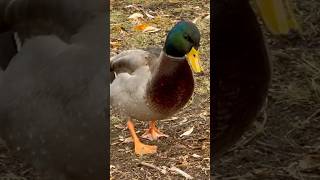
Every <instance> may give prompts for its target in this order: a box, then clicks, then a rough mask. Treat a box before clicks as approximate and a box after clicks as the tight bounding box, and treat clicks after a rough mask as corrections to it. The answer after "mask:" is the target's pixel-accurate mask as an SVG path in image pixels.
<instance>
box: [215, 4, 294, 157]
mask: <svg viewBox="0 0 320 180" xmlns="http://www.w3.org/2000/svg"><path fill="white" fill-rule="evenodd" d="M261 1H263V0H257V2H258V3H260V4H259V9H260V10H264V11H263V13H261V15H262V16H263V19H264V20H265V22H267V23H266V25H267V26H268V29H270V30H272V31H273V33H275V34H283V33H287V31H282V30H283V28H281V27H278V26H280V25H281V24H279V22H281V21H280V20H279V21H277V20H276V19H277V18H279V16H277V15H274V14H281V13H282V14H283V13H284V12H286V11H287V10H288V9H283V7H284V5H282V6H280V7H276V6H274V5H273V4H272V3H276V2H275V1H273V0H264V2H263V3H262V2H261ZM270 3H271V4H270ZM281 3H286V2H284V1H278V2H277V3H276V4H278V5H279V4H281ZM266 9H268V10H270V11H271V12H273V13H274V14H272V13H270V12H269V13H267V11H266ZM213 12H215V16H213V22H214V27H215V28H214V31H213V33H214V37H215V38H214V39H213V44H214V46H213V52H214V53H213V59H214V62H216V66H215V67H216V69H215V70H216V71H214V72H212V73H213V76H214V77H216V82H215V84H216V86H214V87H213V91H215V93H214V94H215V95H216V98H215V100H216V101H214V102H213V103H214V106H213V112H216V113H214V114H213V121H212V124H213V130H212V131H211V132H213V142H212V148H211V154H212V155H213V156H215V158H212V163H213V162H214V161H215V160H217V158H220V157H221V155H222V154H223V153H225V152H226V151H227V150H228V148H229V147H230V146H231V145H233V144H234V143H236V142H237V141H238V140H239V138H240V137H241V135H242V134H243V133H244V132H245V131H246V130H247V129H248V128H249V126H250V125H251V123H252V122H253V121H254V120H255V118H256V117H257V115H258V114H259V112H260V111H261V108H262V107H263V105H264V103H265V101H266V98H267V94H268V87H269V85H270V80H271V64H270V58H269V54H268V51H267V47H266V44H265V41H264V37H263V34H262V32H261V29H260V25H259V23H258V21H257V17H256V15H255V13H254V12H253V10H252V8H251V6H250V4H249V1H248V0H235V1H231V0H221V1H215V2H214V6H213ZM281 17H282V16H281ZM270 19H271V20H270ZM281 20H284V19H281ZM287 21H293V20H292V17H290V18H289V19H286V21H285V22H287ZM288 24H290V23H288V22H287V25H288ZM295 25H297V24H295ZM296 27H298V26H292V28H296ZM287 28H289V27H287ZM284 29H286V28H284Z"/></svg>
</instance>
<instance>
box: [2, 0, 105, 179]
mask: <svg viewBox="0 0 320 180" xmlns="http://www.w3.org/2000/svg"><path fill="white" fill-rule="evenodd" d="M103 3H104V2H103V1H91V0H77V1H76V0H68V1H64V0H54V1H42V0H16V1H14V0H10V1H9V0H7V1H1V3H0V8H1V9H0V13H1V14H0V46H1V49H0V51H1V53H0V58H1V59H0V62H1V67H2V69H3V70H4V71H2V72H1V73H2V74H1V77H0V137H1V138H3V139H4V140H5V141H6V143H7V145H8V146H9V148H10V149H11V150H12V151H17V154H18V155H19V156H21V157H22V158H23V159H24V160H25V161H26V162H29V163H30V164H31V165H32V166H33V167H35V168H36V169H37V170H38V171H39V172H40V173H41V174H43V177H40V179H43V180H44V179H45V180H47V179H48V180H49V179H50V180H65V179H68V180H71V179H77V180H88V179H106V177H107V174H106V173H107V171H106V169H107V166H106V161H107V156H108V155H107V150H106V147H107V143H108V142H109V139H108V138H107V133H108V130H107V129H106V127H107V126H103V124H105V125H107V122H105V121H106V116H105V110H106V108H107V107H106V101H107V97H108V96H107V94H106V93H107V89H106V86H107V84H106V83H107V79H106V76H107V75H106V74H107V71H106V69H105V68H106V59H107V56H106V45H105V44H106V41H105V40H106V38H107V36H106V35H107V32H106V28H105V27H106V24H105V23H106V22H105V16H104V14H105V10H104V9H106V7H104V5H103ZM5 44H9V45H10V46H8V47H5V46H4V45H5ZM4 48H6V49H4ZM88 147H90V148H88ZM104 158H105V160H104Z"/></svg>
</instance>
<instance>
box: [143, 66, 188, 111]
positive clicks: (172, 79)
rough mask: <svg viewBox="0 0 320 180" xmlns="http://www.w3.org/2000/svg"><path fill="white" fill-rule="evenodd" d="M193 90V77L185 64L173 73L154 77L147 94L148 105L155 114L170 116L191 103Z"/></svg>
mask: <svg viewBox="0 0 320 180" xmlns="http://www.w3.org/2000/svg"><path fill="white" fill-rule="evenodd" d="M193 90H194V79H193V75H192V72H191V70H190V68H189V65H188V64H187V63H185V64H184V65H180V66H179V67H176V68H175V71H173V72H170V71H167V72H166V73H163V74H158V75H157V76H155V77H153V79H152V81H150V86H149V88H148V89H147V93H146V94H147V97H146V100H147V105H148V107H149V108H150V109H151V110H152V111H153V112H156V113H159V114H162V115H167V116H169V115H172V114H173V113H175V112H177V111H178V110H180V109H181V108H182V107H183V106H184V105H185V104H186V103H187V102H188V101H189V99H190V97H191V96H192V93H193Z"/></svg>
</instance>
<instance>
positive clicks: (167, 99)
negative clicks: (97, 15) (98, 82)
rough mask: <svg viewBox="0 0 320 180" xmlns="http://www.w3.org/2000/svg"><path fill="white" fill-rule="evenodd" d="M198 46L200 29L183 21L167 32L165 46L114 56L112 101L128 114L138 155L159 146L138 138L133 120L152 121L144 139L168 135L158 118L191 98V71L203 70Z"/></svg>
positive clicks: (152, 150)
mask: <svg viewBox="0 0 320 180" xmlns="http://www.w3.org/2000/svg"><path fill="white" fill-rule="evenodd" d="M199 45H200V32H199V30H198V28H197V27H196V26H195V24H193V23H191V22H189V21H180V22H179V23H177V24H176V25H175V26H174V27H173V28H172V29H171V30H170V32H169V33H168V35H167V38H166V41H165V44H164V47H163V48H162V49H161V48H159V49H155V48H149V49H146V50H139V49H136V50H127V51H124V52H121V53H120V54H118V55H116V56H114V57H112V58H111V60H110V68H111V72H113V73H114V74H115V76H114V79H112V80H111V84H110V102H111V105H112V107H113V108H114V109H116V110H117V111H118V112H119V111H121V113H124V114H125V115H127V116H128V117H129V120H128V128H129V130H130V133H131V136H132V138H133V142H134V147H135V153H136V154H139V155H141V154H150V153H155V152H156V150H157V147H156V146H150V145H146V144H143V143H142V142H141V141H140V140H139V138H138V136H137V135H136V133H135V130H134V125H133V122H132V120H131V119H132V118H135V119H138V120H142V121H150V127H149V129H148V130H147V132H146V133H145V134H144V135H143V136H142V137H143V138H147V139H150V140H155V139H158V138H159V137H167V136H168V135H166V134H164V133H162V132H160V130H159V129H158V128H157V127H156V120H162V119H165V118H167V117H169V116H171V115H173V114H174V113H176V112H177V111H179V110H180V109H181V108H182V107H183V106H184V105H185V104H186V103H187V102H188V100H189V99H190V97H191V95H192V93H193V90H194V79H193V73H192V70H193V71H194V72H195V73H199V72H201V71H202V69H201V66H200V63H199V55H198V48H199ZM191 69H192V70H191Z"/></svg>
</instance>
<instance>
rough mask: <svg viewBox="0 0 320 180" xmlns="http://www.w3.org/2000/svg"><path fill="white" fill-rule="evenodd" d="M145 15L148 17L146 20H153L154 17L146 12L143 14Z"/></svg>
mask: <svg viewBox="0 0 320 180" xmlns="http://www.w3.org/2000/svg"><path fill="white" fill-rule="evenodd" d="M144 13H145V14H146V16H148V18H150V19H153V18H154V16H152V15H151V14H149V13H148V12H144Z"/></svg>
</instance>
